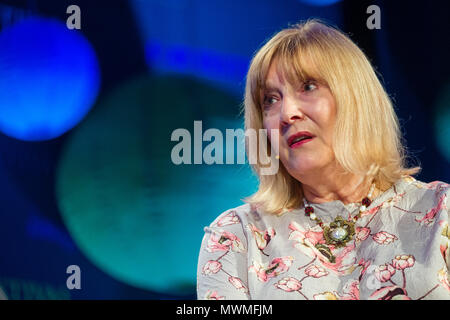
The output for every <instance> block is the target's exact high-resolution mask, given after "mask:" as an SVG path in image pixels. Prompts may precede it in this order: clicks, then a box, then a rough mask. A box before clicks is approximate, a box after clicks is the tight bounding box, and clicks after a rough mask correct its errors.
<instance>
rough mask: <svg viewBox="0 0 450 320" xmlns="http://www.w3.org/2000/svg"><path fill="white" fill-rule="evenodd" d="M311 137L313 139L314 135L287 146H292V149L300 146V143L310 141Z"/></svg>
mask: <svg viewBox="0 0 450 320" xmlns="http://www.w3.org/2000/svg"><path fill="white" fill-rule="evenodd" d="M312 139H314V137H312V138H308V139H304V140H302V141H299V142H296V143H294V144H292V145H290V146H289V147H290V148H292V149H294V148H298V147H300V146H301V145H303V144H305V143H308V142H310V141H311V140H312Z"/></svg>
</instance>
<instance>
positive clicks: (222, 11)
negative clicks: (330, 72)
mask: <svg viewBox="0 0 450 320" xmlns="http://www.w3.org/2000/svg"><path fill="white" fill-rule="evenodd" d="M372 4H376V5H378V6H379V7H380V9H381V29H379V30H369V29H368V28H367V27H366V20H367V18H368V17H369V15H370V14H368V13H366V9H367V7H368V6H370V5H372ZM70 5H77V6H78V7H79V8H80V22H81V29H79V30H77V29H69V28H68V27H67V25H66V21H67V19H68V18H69V17H70V16H71V15H72V13H71V12H70V13H67V8H68V7H69V6H70ZM449 9H450V7H449V6H448V5H446V4H445V1H440V2H439V1H423V2H421V1H419V2H414V3H409V2H406V1H405V2H399V1H395V2H394V1H389V2H388V1H365V0H361V1H345V0H342V1H338V0H334V1H332V0H320V1H319V0H316V1H314V0H283V1H275V0H245V1H241V0H240V1H238V0H228V1H225V0H214V1H206V0H130V1H125V0H117V1H87V0H85V1H77V0H70V1H65V0H58V1H44V0H42V1H38V0H34V1H33V0H28V1H20V0H15V1H0V153H1V157H0V201H1V209H0V214H1V218H2V222H1V223H0V252H1V253H0V299H1V298H8V299H195V298H196V294H195V281H196V279H195V277H196V274H195V273H196V267H197V256H198V250H199V246H200V242H201V239H202V237H203V227H204V226H206V225H208V224H209V223H210V222H212V220H213V219H214V218H215V217H216V216H217V215H218V214H220V213H221V212H223V211H224V210H226V209H229V208H231V207H234V206H238V205H240V204H242V202H241V200H240V199H242V198H244V197H245V196H247V195H249V194H251V193H252V192H253V191H255V188H256V186H257V181H256V178H255V177H254V176H253V174H252V172H251V171H250V169H249V167H248V165H247V164H239V163H237V156H236V157H235V159H236V160H235V164H227V165H218V164H212V165H208V164H205V163H203V164H197V165H178V166H177V165H175V164H173V162H172V161H171V150H172V148H173V147H174V146H175V145H176V144H177V142H175V141H171V134H172V132H173V131H174V130H175V129H177V128H185V129H187V130H188V131H189V132H191V133H193V132H194V121H202V129H203V132H204V131H206V130H207V129H209V128H217V129H219V130H220V131H221V132H222V133H223V134H224V135H225V132H226V129H239V128H243V119H242V117H241V115H240V114H239V111H240V106H241V103H242V100H243V90H244V84H245V75H246V70H247V68H248V65H249V62H250V59H251V57H252V55H253V53H254V52H255V51H256V50H257V49H258V48H259V47H260V45H261V44H262V43H263V42H264V41H265V40H266V39H268V38H269V37H271V36H272V35H273V34H274V33H276V32H277V31H279V30H280V29H282V28H284V27H287V26H288V25H289V24H292V23H296V22H298V21H300V20H304V19H307V18H312V17H316V18H321V19H323V20H324V21H326V22H329V23H331V24H333V25H336V26H338V27H339V28H340V29H341V30H343V31H345V32H347V33H349V35H350V36H351V38H352V39H353V40H354V41H355V42H356V43H357V44H358V45H359V46H360V47H361V48H362V49H363V50H364V52H365V53H366V54H367V55H368V57H369V58H370V60H371V61H372V63H373V64H374V66H375V67H376V69H377V71H378V72H379V73H380V74H381V79H382V81H383V84H384V85H385V87H386V89H387V91H388V93H389V94H390V95H391V97H392V98H393V100H394V103H395V107H396V111H397V113H398V115H399V118H400V121H401V125H402V128H403V132H404V135H405V139H406V142H407V147H408V149H409V151H410V153H411V154H412V156H413V157H412V161H413V162H412V164H420V165H422V167H423V171H422V172H421V173H420V175H419V176H418V178H419V179H420V180H422V181H426V182H430V181H434V180H442V181H446V182H450V167H449V163H450V143H449V140H450V63H449V62H448V57H449V56H450V48H449V42H448V32H449V31H450V23H449V20H448V18H447V13H448V10H449ZM193 139H194V140H195V137H193ZM200 140H201V138H200ZM224 141H225V136H224ZM239 143H242V141H236V145H235V146H234V150H235V151H236V153H237V151H238V150H239V148H238V144H239ZM194 144H195V141H192V146H194ZM207 144H209V143H208V142H203V147H205V146H206V145H207ZM224 150H225V146H224ZM193 155H194V150H193V151H192V161H193ZM70 265H78V266H79V267H80V270H81V289H79V290H77V289H73V290H68V288H67V287H66V280H67V278H68V277H69V276H70V274H67V273H66V269H67V267H68V266H70Z"/></svg>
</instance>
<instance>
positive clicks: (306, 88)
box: [303, 82, 317, 92]
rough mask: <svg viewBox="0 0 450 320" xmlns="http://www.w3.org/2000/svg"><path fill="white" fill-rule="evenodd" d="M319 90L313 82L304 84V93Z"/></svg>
mask: <svg viewBox="0 0 450 320" xmlns="http://www.w3.org/2000/svg"><path fill="white" fill-rule="evenodd" d="M316 89H317V85H315V84H314V83H313V82H306V83H304V84H303V91H305V92H310V91H314V90H316Z"/></svg>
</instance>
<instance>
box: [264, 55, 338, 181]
mask: <svg viewBox="0 0 450 320" xmlns="http://www.w3.org/2000/svg"><path fill="white" fill-rule="evenodd" d="M261 106H262V113H263V127H264V129H267V130H268V134H269V139H270V132H271V131H270V130H271V129H279V156H280V160H281V162H282V163H283V165H284V166H285V168H286V169H287V171H288V172H289V173H290V174H291V175H292V176H293V177H299V176H301V175H304V174H306V173H314V172H318V171H317V170H323V169H325V168H326V167H327V166H333V165H334V164H335V156H334V153H333V150H332V148H331V143H332V136H333V128H334V123H335V118H336V104H335V100H334V97H333V95H332V94H331V91H330V89H329V88H328V87H327V86H326V85H324V84H320V83H318V82H317V81H314V80H311V81H307V82H304V83H301V84H300V85H299V87H293V86H292V85H290V84H289V83H287V81H286V80H285V78H284V77H283V75H282V73H281V72H279V70H277V65H276V62H275V63H272V65H271V66H270V68H269V72H268V74H267V78H266V89H265V90H264V91H263V93H262V95H261ZM302 137H305V138H306V139H305V140H299V139H304V138H302Z"/></svg>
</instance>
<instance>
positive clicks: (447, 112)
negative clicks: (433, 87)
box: [434, 83, 450, 162]
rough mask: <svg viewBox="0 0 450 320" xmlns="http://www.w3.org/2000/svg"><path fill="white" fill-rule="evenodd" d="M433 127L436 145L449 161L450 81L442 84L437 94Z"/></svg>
mask: <svg viewBox="0 0 450 320" xmlns="http://www.w3.org/2000/svg"><path fill="white" fill-rule="evenodd" d="M434 129H435V136H436V143H437V146H438V148H439V150H440V152H441V153H442V155H443V156H444V157H445V158H446V159H447V160H448V161H449V162H450V83H447V84H446V85H445V86H444V88H443V90H442V91H441V92H440V94H439V96H438V99H437V103H436V108H435V113H434Z"/></svg>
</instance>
